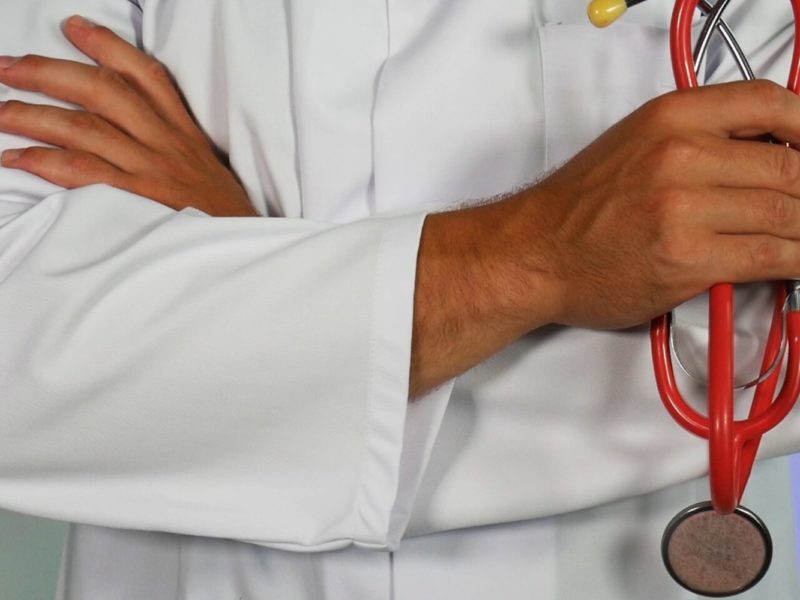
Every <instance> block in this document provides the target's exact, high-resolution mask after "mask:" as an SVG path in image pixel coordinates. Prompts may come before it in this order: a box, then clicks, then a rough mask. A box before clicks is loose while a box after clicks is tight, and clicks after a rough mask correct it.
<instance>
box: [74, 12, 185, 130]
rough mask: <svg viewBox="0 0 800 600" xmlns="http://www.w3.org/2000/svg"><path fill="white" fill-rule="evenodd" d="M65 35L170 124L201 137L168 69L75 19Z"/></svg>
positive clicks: (113, 36) (110, 33)
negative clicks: (140, 95) (146, 101)
mask: <svg viewBox="0 0 800 600" xmlns="http://www.w3.org/2000/svg"><path fill="white" fill-rule="evenodd" d="M64 33H65V34H66V36H67V38H68V39H69V40H70V41H71V42H72V43H73V44H74V45H75V47H76V48H78V50H80V51H81V52H83V53H84V54H85V55H86V56H88V57H89V58H91V59H92V60H94V61H95V62H96V63H97V64H99V65H102V66H104V67H107V68H109V69H111V70H112V71H115V72H117V73H119V74H120V75H121V76H122V77H123V78H124V79H125V80H126V81H127V82H128V83H129V84H131V85H132V86H133V87H134V88H135V89H136V90H137V91H139V92H140V93H141V94H143V95H144V96H145V97H146V98H148V99H149V100H150V105H151V106H152V107H153V109H154V110H155V111H156V112H157V113H159V115H161V116H162V117H163V118H164V119H165V120H166V121H167V122H169V123H171V124H172V125H174V126H176V127H178V128H179V129H181V130H183V131H184V132H185V133H190V134H191V135H193V136H197V135H198V133H199V132H198V130H197V127H196V126H195V125H194V123H193V122H192V119H191V117H190V116H189V114H188V113H187V111H186V108H185V107H184V104H183V101H182V100H181V98H180V95H179V94H178V92H177V90H176V88H175V86H174V84H173V83H172V80H171V78H170V76H169V72H168V71H167V69H166V68H165V67H164V66H163V65H162V64H161V63H160V62H158V61H157V60H155V59H154V58H153V57H151V56H148V55H147V54H145V53H144V52H142V51H141V50H139V49H138V48H137V47H135V46H133V45H131V44H129V43H128V42H127V41H125V40H123V39H122V38H120V37H119V36H117V35H116V34H115V33H114V32H113V31H111V30H110V29H108V28H106V27H101V26H99V25H96V24H94V23H92V22H91V21H87V20H86V19H84V18H82V17H79V16H73V17H70V18H69V19H67V21H66V22H65V24H64Z"/></svg>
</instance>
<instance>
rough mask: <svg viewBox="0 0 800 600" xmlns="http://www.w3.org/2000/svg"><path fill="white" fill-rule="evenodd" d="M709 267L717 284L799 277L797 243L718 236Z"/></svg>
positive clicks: (799, 260)
mask: <svg viewBox="0 0 800 600" xmlns="http://www.w3.org/2000/svg"><path fill="white" fill-rule="evenodd" d="M708 262H709V266H710V268H711V269H713V273H714V276H716V277H717V281H716V282H717V283H720V282H723V281H726V282H730V283H751V282H756V281H766V280H779V279H798V278H800V242H797V241H793V240H786V239H781V238H776V237H774V236H769V235H748V236H719V238H717V239H716V240H715V242H714V245H713V246H712V255H711V256H710V257H709V261H708Z"/></svg>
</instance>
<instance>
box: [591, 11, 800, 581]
mask: <svg viewBox="0 0 800 600" xmlns="http://www.w3.org/2000/svg"><path fill="white" fill-rule="evenodd" d="M643 1H644V0H594V2H592V3H591V4H590V6H589V17H590V20H591V21H592V22H593V23H594V24H595V25H597V26H600V27H605V26H607V25H609V24H610V23H612V22H613V21H615V20H616V19H617V18H619V17H620V16H621V15H622V13H624V12H625V10H626V9H627V8H628V7H630V6H633V5H635V4H639V3H641V2H643ZM750 1H752V0H750ZM729 2H730V0H717V1H716V2H713V3H712V2H710V1H708V0H676V1H675V8H674V11H673V14H672V24H671V29H670V51H671V55H672V66H673V72H674V75H675V82H676V84H677V86H678V88H679V89H686V88H694V87H697V86H698V81H697V68H698V65H700V64H701V62H702V60H703V57H704V55H705V52H706V49H707V47H708V43H709V40H710V39H711V37H712V35H713V34H714V33H719V35H720V36H721V38H722V40H723V42H724V43H725V44H726V45H727V47H728V49H729V50H730V51H731V53H732V55H733V57H734V59H735V60H736V63H737V65H738V67H739V70H740V71H741V73H742V75H743V77H744V78H745V79H754V75H753V72H752V69H751V68H750V65H749V63H748V61H747V58H746V57H745V56H744V54H743V52H742V50H741V48H740V47H739V45H738V43H737V42H736V38H735V37H734V36H733V34H732V32H731V30H730V28H728V26H727V24H726V23H725V21H724V20H723V19H722V15H723V12H724V11H725V9H726V8H727V6H728V4H729ZM791 3H792V8H793V10H794V17H795V47H794V55H793V58H792V64H791V70H790V75H789V83H788V86H787V87H788V88H789V89H790V90H792V91H793V92H795V93H800V44H798V40H800V0H791ZM698 9H699V10H700V12H701V13H702V14H703V15H704V16H705V22H704V25H703V28H702V31H701V32H700V35H699V37H698V39H697V43H696V45H695V46H694V47H693V45H692V24H693V19H694V16H695V13H696V11H697V10H698ZM733 297H734V295H733V285H732V284H729V283H718V284H716V285H714V286H712V288H711V290H710V291H709V340H708V415H707V416H706V415H703V414H701V413H700V412H698V411H697V410H695V409H694V408H693V407H692V406H690V405H689V403H688V402H686V400H685V399H684V397H683V395H682V394H681V392H680V390H679V389H678V385H677V382H676V379H675V373H674V370H673V365H672V348H671V346H672V344H671V341H672V340H671V335H672V332H671V320H672V317H671V315H670V314H666V315H662V316H660V317H657V318H655V319H653V321H652V323H651V328H650V339H651V350H652V354H653V366H654V369H655V377H656V383H657V386H658V390H659V394H660V395H661V399H662V400H663V402H664V405H665V406H666V408H667V410H668V411H669V413H670V414H671V415H672V417H673V418H674V419H675V421H677V422H678V423H679V424H680V425H681V426H682V427H684V428H685V429H687V430H688V431H690V432H691V433H694V434H695V435H698V436H700V437H702V438H705V439H707V440H708V449H709V480H710V487H711V501H710V502H703V503H700V504H695V505H693V506H690V507H689V508H687V509H684V510H683V511H681V512H680V513H678V515H676V517H675V518H674V519H673V520H672V522H671V523H670V524H669V525H668V526H667V529H666V532H665V534H664V538H663V541H662V556H663V558H664V562H665V564H666V567H667V570H668V572H669V573H670V575H672V577H673V578H674V579H675V580H676V581H677V582H678V583H680V584H681V585H682V586H684V587H685V588H687V589H689V590H690V591H692V592H694V593H698V594H701V595H705V596H711V597H722V596H730V595H733V594H737V593H740V592H742V591H744V590H746V589H749V588H750V587H752V586H753V585H755V584H756V583H757V582H758V581H759V580H760V579H761V578H762V577H763V576H764V574H765V573H766V571H767V569H768V567H769V563H770V560H771V556H772V542H771V539H770V537H769V533H768V531H767V529H766V526H765V525H764V523H763V522H762V521H761V520H760V519H759V518H758V517H757V516H755V514H753V513H752V512H751V511H749V510H748V509H746V508H744V507H742V506H741V505H740V504H739V502H740V499H741V497H742V494H743V492H744V489H745V486H746V484H747V480H748V478H749V476H750V472H751V470H752V468H753V462H754V460H755V456H756V451H757V449H758V445H759V443H760V441H761V436H762V435H764V434H765V433H766V432H767V431H769V430H770V429H772V428H773V427H775V426H776V425H777V424H778V423H779V422H781V420H783V418H784V417H786V416H787V414H788V413H789V411H790V410H791V409H792V407H793V406H794V404H795V401H796V400H797V398H798V395H800V283H798V282H795V281H792V282H783V283H780V284H776V294H775V306H774V310H773V317H772V323H771V326H770V331H769V333H768V335H767V341H766V346H765V350H764V356H763V359H762V364H761V375H760V376H759V378H758V379H757V380H756V381H755V382H753V386H754V387H755V392H754V396H753V403H752V405H751V408H750V412H749V415H748V417H747V418H746V419H741V420H736V419H735V418H734V393H735V390H736V389H737V388H736V386H735V384H734V317H733V309H734V306H733V305H734V301H733ZM784 339H785V351H784ZM784 363H785V365H786V366H785V369H781V368H777V367H780V365H781V364H784ZM781 374H783V382H782V384H781V387H780V390H779V391H778V392H777V393H776V389H777V388H778V384H779V383H780V379H781Z"/></svg>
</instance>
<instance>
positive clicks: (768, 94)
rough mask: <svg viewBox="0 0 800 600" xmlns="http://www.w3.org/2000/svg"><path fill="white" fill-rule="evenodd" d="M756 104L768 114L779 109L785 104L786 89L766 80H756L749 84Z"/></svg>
mask: <svg viewBox="0 0 800 600" xmlns="http://www.w3.org/2000/svg"><path fill="white" fill-rule="evenodd" d="M750 86H751V89H752V92H753V94H754V95H755V100H756V102H758V103H759V105H760V106H762V107H763V108H764V109H766V110H767V111H768V112H773V111H776V110H779V109H781V108H782V107H783V106H784V104H785V103H786V93H787V92H786V89H785V88H784V87H783V86H781V85H778V84H777V83H775V82H774V81H770V80H768V79H757V80H755V81H753V82H750Z"/></svg>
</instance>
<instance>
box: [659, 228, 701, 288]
mask: <svg viewBox="0 0 800 600" xmlns="http://www.w3.org/2000/svg"><path fill="white" fill-rule="evenodd" d="M654 254H655V260H656V265H657V266H658V269H657V271H658V272H660V273H662V274H666V276H667V277H671V274H672V273H674V272H682V271H683V270H684V268H685V267H686V266H687V265H689V264H691V263H692V262H694V260H695V259H696V257H697V244H696V241H695V239H694V238H693V237H692V236H691V235H688V234H687V233H685V232H681V231H680V230H671V231H669V232H667V233H665V234H663V235H661V236H659V237H658V239H657V240H656V244H655V252H654Z"/></svg>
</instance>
